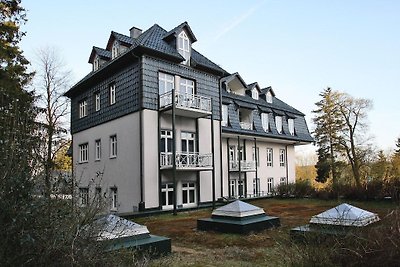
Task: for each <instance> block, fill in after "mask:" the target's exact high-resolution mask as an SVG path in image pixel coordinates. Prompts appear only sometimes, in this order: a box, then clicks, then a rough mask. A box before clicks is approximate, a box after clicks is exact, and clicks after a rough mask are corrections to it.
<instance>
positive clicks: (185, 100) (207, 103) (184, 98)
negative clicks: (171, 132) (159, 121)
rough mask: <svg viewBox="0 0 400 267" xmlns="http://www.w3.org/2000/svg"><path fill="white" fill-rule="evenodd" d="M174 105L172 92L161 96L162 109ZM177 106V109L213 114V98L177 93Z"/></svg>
mask: <svg viewBox="0 0 400 267" xmlns="http://www.w3.org/2000/svg"><path fill="white" fill-rule="evenodd" d="M171 105H172V91H170V92H167V93H164V94H162V95H160V108H165V107H168V106H171ZM175 105H176V107H177V108H184V109H195V110H198V111H201V112H206V113H211V98H209V97H205V96H201V95H195V94H181V93H179V92H176V93H175Z"/></svg>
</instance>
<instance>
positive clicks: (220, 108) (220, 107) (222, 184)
mask: <svg viewBox="0 0 400 267" xmlns="http://www.w3.org/2000/svg"><path fill="white" fill-rule="evenodd" d="M221 89H222V85H221V82H220V83H219V115H220V119H222V91H221ZM228 116H229V115H228ZM221 122H222V120H220V121H219V164H220V166H219V168H220V169H219V173H220V176H221V197H223V196H224V179H223V173H222V125H221ZM228 149H229V147H228ZM228 155H229V154H228ZM228 166H229V160H228ZM228 168H229V167H228ZM228 188H229V183H228Z"/></svg>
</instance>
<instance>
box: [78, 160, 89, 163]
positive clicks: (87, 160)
mask: <svg viewBox="0 0 400 267" xmlns="http://www.w3.org/2000/svg"><path fill="white" fill-rule="evenodd" d="M88 162H89V161H88V160H87V161H80V162H78V164H85V163H88Z"/></svg>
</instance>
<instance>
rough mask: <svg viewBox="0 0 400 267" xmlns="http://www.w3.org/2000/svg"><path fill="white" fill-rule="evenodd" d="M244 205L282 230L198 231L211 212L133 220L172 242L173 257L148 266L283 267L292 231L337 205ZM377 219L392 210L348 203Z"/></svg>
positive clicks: (279, 202) (297, 201) (296, 202)
mask: <svg viewBox="0 0 400 267" xmlns="http://www.w3.org/2000/svg"><path fill="white" fill-rule="evenodd" d="M249 203H251V204H253V205H256V206H258V207H262V208H263V209H264V211H265V212H266V213H267V215H271V216H277V217H279V218H280V220H281V227H279V228H276V229H269V230H265V231H262V232H259V233H254V234H250V235H236V234H221V233H215V232H203V231H197V229H196V224H197V219H199V218H207V217H210V216H211V212H212V210H211V209H201V210H195V211H188V212H180V213H178V215H177V216H174V215H172V214H162V215H157V216H151V217H143V218H137V219H135V220H134V221H135V222H137V223H140V224H143V225H146V226H147V227H148V229H149V231H150V233H152V234H155V235H161V236H167V237H169V238H171V239H172V252H173V253H172V254H171V255H169V256H167V257H164V258H161V259H158V260H154V261H152V262H150V265H151V266H285V265H286V263H285V261H284V260H283V259H284V258H285V257H290V256H293V255H288V253H290V252H288V251H286V250H285V245H284V244H285V242H287V241H288V240H289V230H290V228H292V227H295V226H299V225H303V224H307V223H308V221H309V220H310V218H311V216H313V215H315V214H318V213H320V212H322V211H325V210H327V209H329V208H332V207H334V206H336V205H339V204H340V203H342V202H338V201H332V200H329V201H324V200H315V199H259V200H254V201H249ZM347 203H349V204H352V205H354V206H357V207H359V208H362V209H366V210H369V211H371V212H375V213H378V214H379V216H380V218H381V219H384V217H385V216H386V214H388V213H389V212H390V211H392V210H393V208H394V207H395V204H393V203H391V202H378V201H377V202H373V201H369V202H358V201H350V202H347Z"/></svg>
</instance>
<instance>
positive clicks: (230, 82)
mask: <svg viewBox="0 0 400 267" xmlns="http://www.w3.org/2000/svg"><path fill="white" fill-rule="evenodd" d="M221 82H222V84H223V85H224V86H225V90H226V91H227V92H228V93H232V94H236V95H243V96H244V95H245V94H246V90H247V84H246V83H245V82H244V81H243V79H242V77H240V75H239V74H238V73H237V72H236V73H234V74H231V75H229V76H227V77H224V78H222V79H221Z"/></svg>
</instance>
